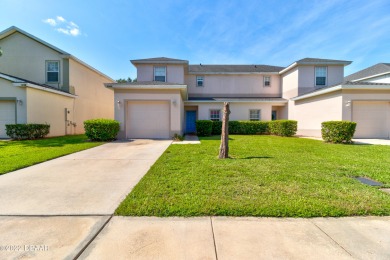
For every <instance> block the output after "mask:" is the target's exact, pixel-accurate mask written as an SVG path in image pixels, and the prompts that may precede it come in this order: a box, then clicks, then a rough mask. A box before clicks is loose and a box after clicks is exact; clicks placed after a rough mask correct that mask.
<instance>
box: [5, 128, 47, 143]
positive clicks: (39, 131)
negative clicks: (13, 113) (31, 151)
mask: <svg viewBox="0 0 390 260" xmlns="http://www.w3.org/2000/svg"><path fill="white" fill-rule="evenodd" d="M5 132H6V134H7V135H8V136H9V137H10V138H12V139H16V140H32V139H38V138H43V137H45V136H47V135H48V134H49V132H50V125H48V124H11V125H5Z"/></svg>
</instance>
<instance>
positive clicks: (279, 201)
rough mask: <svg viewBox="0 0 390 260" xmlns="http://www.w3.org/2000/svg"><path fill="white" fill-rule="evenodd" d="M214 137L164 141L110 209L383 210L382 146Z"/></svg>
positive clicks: (240, 212) (389, 158)
mask: <svg viewBox="0 0 390 260" xmlns="http://www.w3.org/2000/svg"><path fill="white" fill-rule="evenodd" d="M230 137H231V140H230V142H229V145H230V156H231V159H225V160H219V159H217V155H218V148H219V144H220V141H219V136H217V137H209V138H202V139H201V142H202V144H201V145H171V146H170V147H169V148H168V149H167V151H166V152H165V153H164V154H163V155H162V156H161V157H160V158H159V160H158V161H157V162H156V163H155V164H154V165H153V166H152V168H151V169H150V170H149V172H148V173H147V174H146V175H145V176H144V178H143V179H142V180H141V181H140V182H139V183H138V185H137V186H136V187H135V188H134V189H133V191H132V192H131V193H130V194H129V195H128V196H127V198H126V199H125V200H124V201H123V202H122V203H121V205H120V206H119V207H118V209H117V210H116V214H117V215H132V216H210V215H211V216H214V215H219V216H274V217H316V216H351V215H390V195H389V194H386V193H384V192H382V191H380V190H378V189H377V188H374V187H370V186H366V185H363V184H361V183H360V182H358V181H357V180H355V179H353V178H351V177H356V176H366V177H369V178H372V179H374V180H377V181H380V182H383V183H384V184H385V186H386V187H390V146H378V145H334V144H325V143H323V142H321V141H316V140H310V139H301V138H283V137H275V136H240V135H232V136H230Z"/></svg>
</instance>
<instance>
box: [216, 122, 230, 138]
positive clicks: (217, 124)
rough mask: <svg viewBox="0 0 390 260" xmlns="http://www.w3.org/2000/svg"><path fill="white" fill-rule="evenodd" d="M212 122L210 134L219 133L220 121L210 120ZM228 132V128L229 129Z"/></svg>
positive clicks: (220, 130)
mask: <svg viewBox="0 0 390 260" xmlns="http://www.w3.org/2000/svg"><path fill="white" fill-rule="evenodd" d="M212 122H213V127H212V130H211V134H212V135H220V134H221V132H222V121H212ZM229 133H230V129H229Z"/></svg>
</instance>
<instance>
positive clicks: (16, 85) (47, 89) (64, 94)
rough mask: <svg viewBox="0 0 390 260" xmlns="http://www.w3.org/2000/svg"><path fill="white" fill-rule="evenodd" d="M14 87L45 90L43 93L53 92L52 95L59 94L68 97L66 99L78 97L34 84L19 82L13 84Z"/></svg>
mask: <svg viewBox="0 0 390 260" xmlns="http://www.w3.org/2000/svg"><path fill="white" fill-rule="evenodd" d="M12 85H14V86H15V87H29V88H34V89H39V90H43V91H47V92H51V93H54V94H58V95H62V96H66V97H71V98H76V97H77V95H72V94H69V93H65V92H62V91H59V90H55V89H51V88H45V87H42V86H38V85H35V84H32V83H22V82H20V83H19V82H18V83H12Z"/></svg>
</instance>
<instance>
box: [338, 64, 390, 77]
mask: <svg viewBox="0 0 390 260" xmlns="http://www.w3.org/2000/svg"><path fill="white" fill-rule="evenodd" d="M386 73H390V63H378V64H375V65H373V66H371V67H368V68H366V69H363V70H360V71H358V72H355V73H353V74H351V75H349V76H347V77H345V78H344V80H345V81H357V80H359V79H365V78H371V77H374V76H378V75H380V74H386Z"/></svg>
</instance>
